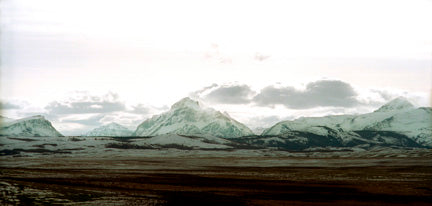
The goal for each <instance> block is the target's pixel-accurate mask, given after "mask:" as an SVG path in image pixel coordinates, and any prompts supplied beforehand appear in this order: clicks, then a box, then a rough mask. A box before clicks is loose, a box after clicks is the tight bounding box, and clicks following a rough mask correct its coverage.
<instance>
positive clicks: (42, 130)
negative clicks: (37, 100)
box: [0, 115, 63, 137]
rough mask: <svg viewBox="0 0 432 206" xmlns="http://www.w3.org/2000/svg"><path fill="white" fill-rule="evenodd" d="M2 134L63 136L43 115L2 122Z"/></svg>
mask: <svg viewBox="0 0 432 206" xmlns="http://www.w3.org/2000/svg"><path fill="white" fill-rule="evenodd" d="M0 134H1V135H4V136H28V137H60V136H63V135H62V134H60V132H58V131H57V130H56V129H55V128H54V127H53V126H52V124H51V122H49V121H48V120H46V119H45V118H44V117H43V116H41V115H36V116H32V117H27V118H23V119H18V120H13V121H11V120H10V119H9V120H7V121H4V122H2V125H1V129H0Z"/></svg>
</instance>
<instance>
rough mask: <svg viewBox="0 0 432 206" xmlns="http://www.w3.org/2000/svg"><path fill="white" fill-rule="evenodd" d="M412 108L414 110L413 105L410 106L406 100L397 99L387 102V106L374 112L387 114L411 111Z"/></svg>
mask: <svg viewBox="0 0 432 206" xmlns="http://www.w3.org/2000/svg"><path fill="white" fill-rule="evenodd" d="M412 108H414V105H413V104H411V102H409V101H408V100H407V99H405V98H403V97H398V98H396V99H393V100H392V101H390V102H388V103H387V104H385V105H383V106H381V107H380V108H379V109H378V110H376V111H375V112H388V111H395V110H402V109H412Z"/></svg>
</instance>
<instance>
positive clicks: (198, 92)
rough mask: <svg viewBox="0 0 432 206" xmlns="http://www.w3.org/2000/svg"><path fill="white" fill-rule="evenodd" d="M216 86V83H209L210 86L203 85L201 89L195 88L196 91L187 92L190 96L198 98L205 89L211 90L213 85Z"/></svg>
mask: <svg viewBox="0 0 432 206" xmlns="http://www.w3.org/2000/svg"><path fill="white" fill-rule="evenodd" d="M218 86H219V85H218V84H216V83H213V84H212V85H210V86H206V87H204V88H202V89H199V90H197V91H194V92H191V93H190V94H189V96H190V97H192V98H198V97H199V96H200V95H201V94H202V93H205V92H206V91H208V90H211V89H213V88H215V87H218Z"/></svg>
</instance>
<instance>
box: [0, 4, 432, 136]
mask: <svg viewBox="0 0 432 206" xmlns="http://www.w3.org/2000/svg"><path fill="white" fill-rule="evenodd" d="M0 5H1V12H0V15H1V16H0V21H1V36H0V38H1V39H0V40H1V48H0V49H1V53H0V54H1V105H2V108H3V110H2V114H3V115H5V116H8V117H11V118H21V117H25V116H29V115H33V114H43V115H45V116H46V118H47V119H49V120H50V121H52V122H53V124H54V126H55V127H56V128H57V129H58V130H59V131H60V132H62V133H64V134H66V135H70V134H81V133H83V132H85V131H86V130H89V129H91V128H94V127H97V126H99V125H102V124H105V123H109V122H112V121H116V122H118V123H121V124H124V125H125V126H128V127H129V128H131V129H134V128H135V127H136V126H137V124H139V123H140V122H142V121H143V120H145V118H148V117H150V116H152V115H155V114H158V113H161V112H163V111H166V110H168V109H169V106H170V105H171V104H173V103H175V102H176V101H178V100H179V99H181V98H183V97H185V96H190V97H193V98H195V99H199V100H200V101H202V102H203V103H204V104H206V105H207V106H210V107H214V108H216V109H218V110H223V111H227V112H228V113H229V114H230V115H231V116H232V117H234V118H236V119H237V120H239V121H241V122H244V123H245V124H247V125H248V126H250V127H252V128H254V127H268V126H270V125H271V124H274V123H276V122H277V121H280V120H284V119H293V118H297V117H299V116H323V115H329V114H343V113H364V112H370V111H373V110H374V109H376V108H377V107H379V106H380V105H382V104H384V103H385V102H387V101H389V100H390V99H392V98H394V97H397V96H405V97H407V98H408V99H410V100H411V101H412V102H413V103H414V104H416V105H417V106H430V92H431V78H432V71H431V70H432V68H431V67H432V27H431V26H430V25H431V19H432V12H430V11H432V1H430V0H429V1H428V0H410V1H408V0H405V1H398V0H373V1H367V0H366V1H347V0H340V1H332V0H330V1H319V0H315V1H308V0H306V1H304V0H303V1H300V0H299V1H271V0H266V1H228V0H226V1H225V0H221V1H203V0H200V1H191V0H184V1H128V0H124V1H106V0H105V1H96V0H93V1H88V0H74V1H66V0H64V1H63V0H38V1H33V0H1V1H0Z"/></svg>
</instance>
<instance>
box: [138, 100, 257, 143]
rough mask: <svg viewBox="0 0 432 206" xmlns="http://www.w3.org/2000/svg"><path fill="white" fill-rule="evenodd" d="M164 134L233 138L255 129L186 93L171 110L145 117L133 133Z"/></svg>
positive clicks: (142, 134) (145, 134)
mask: <svg viewBox="0 0 432 206" xmlns="http://www.w3.org/2000/svg"><path fill="white" fill-rule="evenodd" d="M162 134H180V135H211V136H215V137H224V138H233V137H240V136H247V135H253V134H254V133H253V132H252V131H251V130H250V129H249V128H248V127H246V126H245V125H243V124H241V123H240V122H237V121H236V120H234V119H233V118H231V117H229V116H228V115H227V114H224V113H221V112H219V111H216V110H214V109H212V108H203V107H201V106H200V104H199V103H198V102H197V101H194V100H192V99H190V98H188V97H186V98H183V99H182V100H180V101H179V102H177V103H175V104H174V105H172V106H171V109H170V110H169V111H168V112H166V113H163V114H161V115H156V116H153V117H152V118H150V119H148V120H145V121H144V122H143V123H141V124H140V125H139V126H138V128H137V129H136V131H135V133H134V135H135V136H155V135H162Z"/></svg>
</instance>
